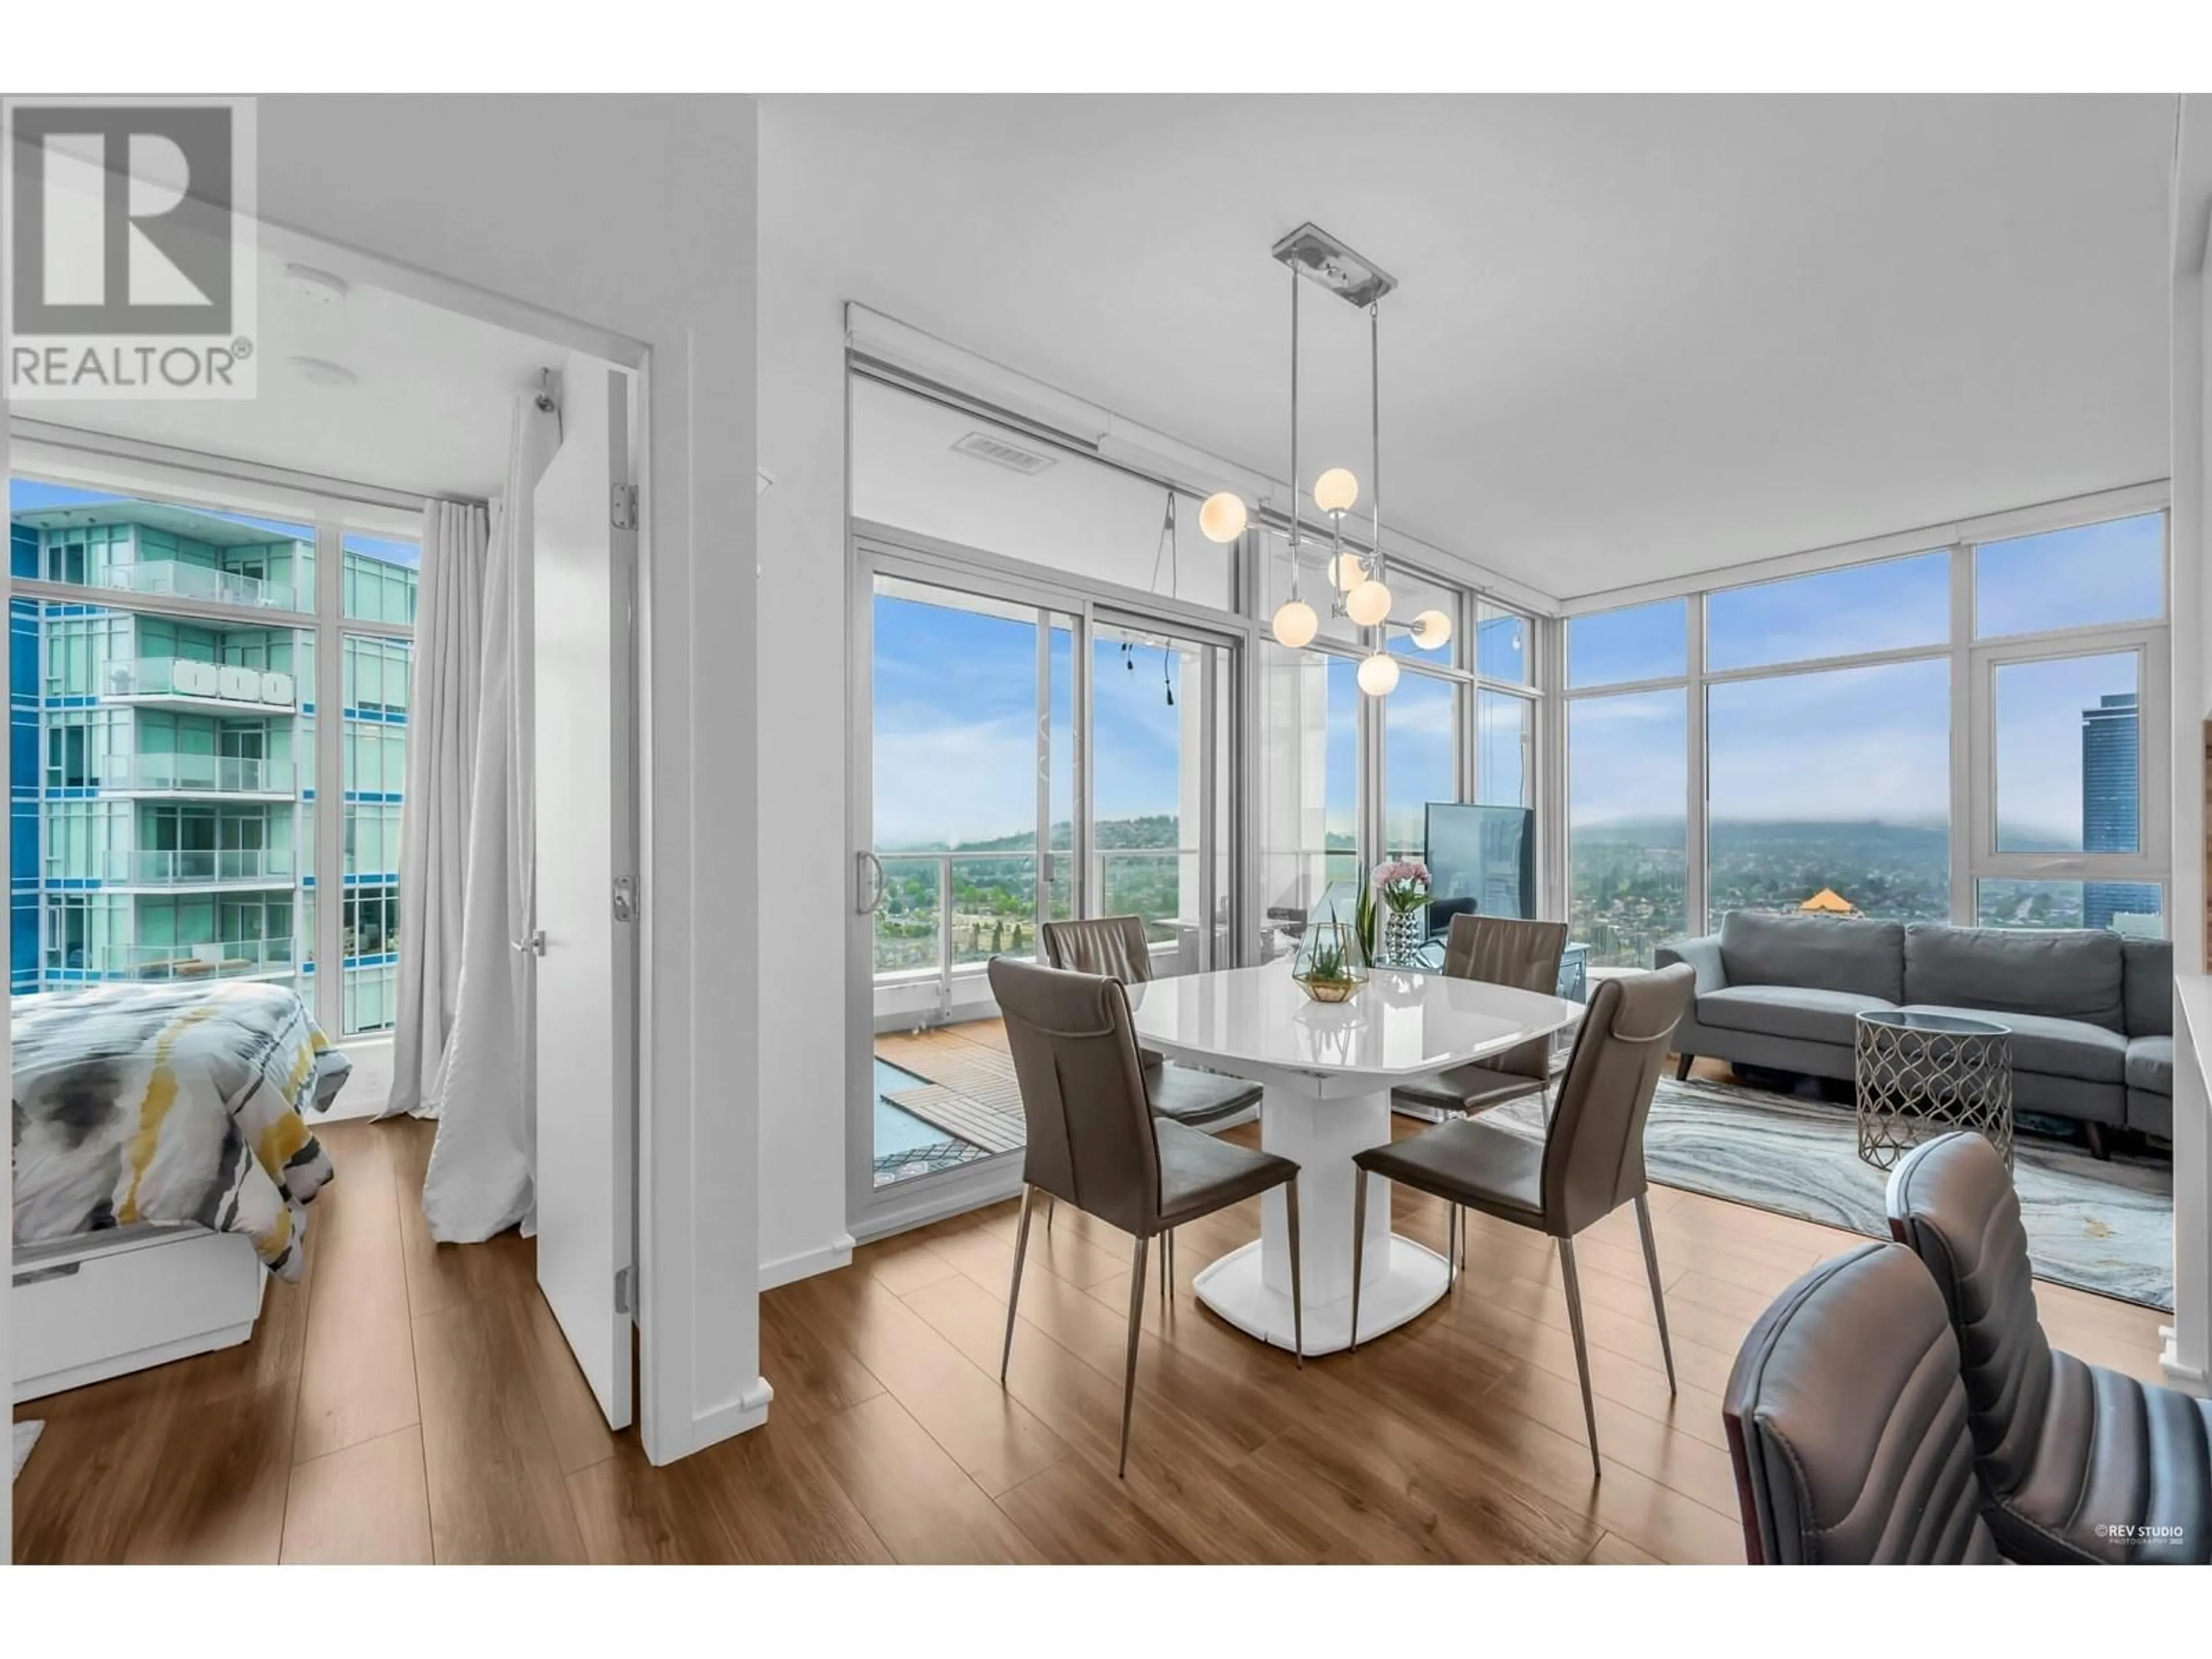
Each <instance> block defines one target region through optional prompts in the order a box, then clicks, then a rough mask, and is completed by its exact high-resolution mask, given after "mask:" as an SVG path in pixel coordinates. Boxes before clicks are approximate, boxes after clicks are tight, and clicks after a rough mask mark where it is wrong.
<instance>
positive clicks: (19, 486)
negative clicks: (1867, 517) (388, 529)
mask: <svg viewBox="0 0 2212 1659" xmlns="http://www.w3.org/2000/svg"><path fill="white" fill-rule="evenodd" d="M129 499H131V498H130V497H128V496H123V495H106V494H103V493H102V492H100V491H99V490H96V489H77V488H76V487H75V486H73V485H70V484H56V483H43V482H41V481H40V480H39V479H36V478H10V479H9V481H8V510H9V512H11V513H30V512H35V511H36V510H38V509H39V508H40V507H96V506H99V505H100V504H102V503H104V502H107V501H126V500H129ZM191 510H192V511H193V512H195V513H207V514H208V516H209V517H210V518H216V519H227V520H230V522H232V523H233V524H243V525H251V526H253V527H254V528H255V529H257V530H266V531H268V532H270V533H271V534H272V535H277V536H287V537H291V538H296V539H298V540H301V541H307V542H312V541H313V540H314V539H315V532H314V527H313V526H312V525H301V524H287V523H285V522H283V520H276V519H262V518H256V517H254V516H252V514H250V513H222V512H218V511H216V509H214V508H212V507H193V508H192V509H191ZM345 546H346V550H347V551H349V552H352V553H361V554H365V555H367V556H368V557H370V558H373V559H382V560H383V561H385V562H386V563H387V564H404V565H405V566H407V567H408V568H410V569H412V568H415V567H416V566H417V565H419V564H420V563H421V562H422V549H421V548H420V547H418V546H417V545H416V544H414V543H413V542H399V541H390V540H386V539H384V538H379V537H375V536H364V535H362V534H361V533H360V532H356V531H351V530H349V531H348V532H346V534H345Z"/></svg>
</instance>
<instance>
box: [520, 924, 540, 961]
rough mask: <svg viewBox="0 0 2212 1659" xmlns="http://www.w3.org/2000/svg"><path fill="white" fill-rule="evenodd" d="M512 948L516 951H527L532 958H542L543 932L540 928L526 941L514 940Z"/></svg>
mask: <svg viewBox="0 0 2212 1659" xmlns="http://www.w3.org/2000/svg"><path fill="white" fill-rule="evenodd" d="M514 948H515V949H516V950H518V951H529V952H530V954H531V955H532V956H533V957H542V956H544V954H545V930H544V928H543V927H541V928H539V929H538V931H537V932H536V933H532V935H531V936H530V937H529V938H528V939H516V940H515V941H514Z"/></svg>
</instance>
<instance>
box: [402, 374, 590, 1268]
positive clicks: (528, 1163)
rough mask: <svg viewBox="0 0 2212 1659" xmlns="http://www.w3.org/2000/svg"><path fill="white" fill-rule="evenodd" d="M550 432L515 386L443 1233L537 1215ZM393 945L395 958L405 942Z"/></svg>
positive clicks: (488, 600) (444, 1128)
mask: <svg viewBox="0 0 2212 1659" xmlns="http://www.w3.org/2000/svg"><path fill="white" fill-rule="evenodd" d="M560 443H561V435H560V416H559V415H558V414H557V413H556V412H555V411H553V410H546V409H540V408H539V407H538V403H537V400H536V398H532V397H529V396H525V397H522V398H517V399H516V401H515V411H514V428H513V443H512V444H511V445H510V447H509V449H508V459H507V487H506V489H505V491H504V493H503V495H502V497H501V501H500V502H499V504H498V506H497V507H496V508H495V512H494V514H493V517H492V520H491V540H490V554H489V558H488V560H487V562H486V564H485V569H484V589H483V635H482V647H481V657H482V662H481V678H482V686H483V690H482V696H481V697H480V698H479V700H478V703H477V740H476V771H475V778H474V781H473V783H472V785H471V789H470V806H469V814H468V824H467V836H468V840H467V846H466V851H465V876H464V878H463V889H464V893H465V897H464V900H463V904H462V916H461V967H460V981H459V994H458V998H457V1000H456V1004H455V1007H454V1012H453V1024H452V1027H451V1028H450V1030H448V1032H447V1037H446V1049H445V1054H444V1057H443V1059H442V1060H441V1064H440V1065H439V1066H438V1068H437V1071H436V1073H435V1076H434V1077H433V1078H432V1079H431V1081H430V1084H429V1085H428V1089H427V1091H426V1100H425V1103H426V1105H427V1106H428V1108H429V1109H430V1110H431V1111H432V1112H434V1113H435V1115H436V1116H437V1118H438V1120H439V1121H438V1139H437V1142H436V1145H435V1146H434V1147H433V1149H432V1151H431V1154H430V1169H429V1174H428V1176H427V1177H425V1179H424V1181H423V1183H422V1212H423V1214H424V1215H425V1216H426V1217H427V1218H428V1220H429V1224H430V1236H431V1237H433V1238H435V1239H438V1240H440V1241H441V1242H443V1243H475V1242H477V1241H479V1240H482V1239H486V1238H489V1237H491V1236H492V1235H493V1234H495V1233H497V1232H501V1231H504V1230H506V1229H507V1228H508V1227H511V1226H513V1225H515V1224H516V1223H517V1222H521V1223H523V1224H524V1231H532V1225H531V1224H532V1222H533V1220H534V1216H533V1210H532V1206H533V1201H534V1195H533V1191H532V1170H533V1169H534V1167H535V1162H536V1133H535V1131H536V1126H535V1125H534V1123H532V1121H531V1102H532V1091H531V1081H532V1080H531V1075H530V1073H531V1058H532V1027H531V999H532V987H533V981H534V979H535V969H536V966H537V958H536V957H534V956H532V955H531V954H530V953H529V952H528V951H525V950H522V949H519V948H517V947H518V945H520V944H521V943H522V942H524V941H526V940H527V939H529V938H530V935H531V932H532V929H533V928H534V927H536V926H537V922H536V921H535V920H534V915H533V905H532V898H533V891H532V842H533V825H534V823H535V818H534V816H533V811H534V809H533V804H532V793H533V792H532V785H533V779H532V772H533V770H534V766H535V760H536V754H535V749H534V728H533V726H532V720H531V702H532V639H533V636H534V635H533V623H532V611H531V568H532V558H533V556H534V553H535V550H536V545H537V541H536V535H535V532H534V526H533V513H532V508H533V498H534V495H535V493H536V490H537V488H538V478H539V477H540V476H542V475H543V474H544V471H545V466H546V463H547V462H549V461H550V460H551V459H552V458H553V453H554V451H555V450H556V449H558V448H559V447H560ZM403 885H404V884H403ZM403 937H404V936H403ZM401 955H402V957H403V959H404V956H405V952H404V951H402V953H401Z"/></svg>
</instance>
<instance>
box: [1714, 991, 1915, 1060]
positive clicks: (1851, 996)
mask: <svg viewBox="0 0 2212 1659" xmlns="http://www.w3.org/2000/svg"><path fill="white" fill-rule="evenodd" d="M1895 1006H1897V1005H1896V1004H1894V1003H1892V1002H1885V1001H1883V1000H1881V998H1880V997H1869V996H1861V995H1860V994H1858V993H1857V992H1856V991H1816V990H1814V989H1812V988H1811V987H1808V986H1802V985H1731V986H1729V987H1728V988H1727V989H1726V990H1724V991H1708V992H1707V993H1706V994H1705V995H1703V996H1701V997H1699V999H1698V1023H1699V1024H1701V1025H1711V1026H1717V1027H1718V1028H1719V1029H1721V1030H1728V1031H1759V1032H1763V1033H1764V1034H1765V1035H1766V1036H1779V1037H1794V1038H1796V1039H1797V1040H1798V1041H1799V1042H1832V1043H1835V1044H1837V1045H1838V1046H1839V1047H1841V1048H1850V1046H1851V1044H1852V1043H1853V1042H1856V1041H1857V1035H1858V1033H1857V1024H1856V1022H1857V1017H1858V1016H1859V1015H1861V1014H1863V1013H1869V1012H1885V1011H1887V1010H1888V1009H1891V1008H1893V1007H1895Z"/></svg>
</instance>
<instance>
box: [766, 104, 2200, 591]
mask: <svg viewBox="0 0 2212 1659" xmlns="http://www.w3.org/2000/svg"><path fill="white" fill-rule="evenodd" d="M2172 134H2173V100H2172V99H2170V98H2164V97H2141V98H2088V97H2071V98H1978V97H1944V98H1691V97H1679V98H1595V97H1592V98H1534V97H1528V98H1474V97H1466V98H1461V97H1453V98H1418V97H1356V98H1318V97H1295V98H1291V97H1284V98H1243V97H1238V98H1228V97H1222V98H1179V99H1178V98H1152V97H1145V98H1136V97H1130V98H1026V97H1025V98H1004V97H994V98H980V97H977V98H969V97H945V98H835V99H830V98H823V99H809V98H775V99H770V100H766V103H765V106H764V109H763V119H762V165H763V179H762V203H763V226H762V247H763V258H764V259H765V258H775V259H788V260H791V261H793V262H794V263H795V264H797V265H798V266H799V268H801V269H803V270H805V271H806V272H807V273H808V276H809V278H810V279H811V280H812V281H814V282H815V283H819V284H823V285H827V286H829V287H831V288H833V289H835V291H836V294H837V295H838V297H840V298H850V299H856V300H860V301H864V302H865V303H866V304H868V305H870V306H872V307H876V308H877V309H878V310H881V311H884V312H886V313H890V314H891V315H893V316H896V317H897V318H899V319H902V320H903V321H906V322H908V323H912V324H914V325H916V326H918V327H921V328H922V329H925V330H927V331H929V332H932V333H934V334H938V335H940V336H942V337H945V338H946V339H948V340H950V341H952V342H954V343H957V344H959V345H962V346H964V347H966V348H969V349H971V350H974V351H976V352H979V353H981V354H982V355H984V356H987V357H991V358H994V359H996V360H998V361H1000V362H1004V363H1006V364H1007V365H1009V366H1011V367H1012V368H1018V369H1020V370H1022V371H1024V372H1025V373H1027V374H1032V375H1035V376H1036V377H1037V378H1039V379H1042V380H1046V381H1048V382H1051V383H1053V384H1054V385H1056V386H1060V387H1062V388H1064V389H1065V390H1066V391H1068V392H1073V393H1074V394H1076V395H1078V396H1079V397H1082V398H1087V399H1090V400H1091V401H1093V402H1096V403H1100V404H1105V405H1107V406H1108V407H1109V408H1112V409H1114V410H1117V411H1119V412H1120V413H1121V414H1123V415H1125V416H1128V417H1130V418H1132V419H1134V420H1136V421H1139V422H1143V423H1144V424H1146V425H1148V426H1152V427H1154V428H1158V429H1160V430H1162V431H1164V432H1166V433H1169V434H1170V435H1174V436H1175V437H1176V438H1179V439H1182V440H1183V441H1186V442H1188V443H1192V444H1195V445H1197V446H1199V447H1202V448H1205V449H1207V450H1210V451H1212V452H1213V453H1217V454H1218V455H1221V456H1223V457H1225V459H1230V460H1232V461H1235V462H1237V463H1239V464H1240V465H1246V466H1250V467H1253V468H1256V469H1263V470H1265V471H1268V472H1270V473H1273V474H1274V475H1276V476H1281V475H1282V474H1283V473H1284V472H1285V471H1286V462H1285V449H1286V446H1287V442H1288V426H1287V417H1286V412H1285V410H1286V395H1285V393H1286V380H1287V372H1288V371H1287V365H1286V355H1285V354H1286V339H1287V331H1288V317H1287V313H1288V295H1287V292H1286V289H1287V285H1288V283H1289V281H1290V278H1289V276H1287V275H1286V274H1285V271H1284V270H1283V268H1282V267H1281V266H1280V265H1278V264H1275V263H1274V262H1273V260H1271V259H1270V258H1268V255H1267V250H1268V248H1269V247H1270V246H1272V245H1273V242H1274V241H1275V240H1276V239H1277V238H1278V237H1279V236H1280V235H1281V234H1283V233H1284V232H1285V231H1287V230H1289V229H1291V228H1293V227H1294V226H1296V225H1297V224H1298V223H1299V222H1301V221H1304V220H1307V219H1312V220H1315V221H1316V222H1319V223H1321V224H1322V226H1324V227H1325V228H1328V229H1329V230H1331V231H1333V232H1334V233H1335V234H1338V235H1340V236H1341V237H1342V238H1343V239H1344V240H1346V241H1347V242H1348V243H1350V244H1351V245H1352V246H1353V247H1355V248H1357V249H1358V250H1359V251H1360V252H1362V253H1364V254H1365V255H1367V256H1368V257H1369V258H1372V259H1373V260H1375V261H1376V263H1377V264H1381V265H1382V266H1383V268H1384V269H1386V270H1389V271H1390V272H1391V273H1392V274H1394V275H1395V276H1397V277H1398V278H1399V279H1400V280H1401V283H1403V284H1404V286H1403V288H1402V289H1401V291H1400V292H1399V293H1398V294H1396V295H1393V296H1391V297H1390V298H1389V300H1387V301H1385V302H1384V304H1383V432H1384V446H1383V468H1384V473H1383V481H1382V482H1383V485H1384V488H1385V492H1386V493H1385V495H1384V497H1383V501H1384V514H1385V524H1386V528H1387V526H1388V525H1389V523H1390V522H1392V521H1398V522H1401V523H1402V524H1403V525H1404V526H1406V527H1407V528H1408V529H1409V530H1412V531H1413V532H1415V533H1418V534H1419V535H1420V536H1421V537H1423V538H1425V539H1428V540H1431V541H1433V542H1435V543H1436V544H1438V545H1440V546H1443V547H1445V548H1448V549H1450V550H1454V551H1455V552H1458V553H1461V554H1463V555H1465V556H1468V557H1469V558H1472V559H1474V560H1477V561H1479V562H1482V563H1484V564H1486V565H1489V566H1491V567H1492V568H1496V569H1498V570H1499V571H1501V572H1503V573H1505V574H1510V575H1514V576H1517V577H1519V578H1520V579H1522V580H1525V581H1528V582H1529V583H1531V584H1533V585H1534V586H1537V587H1538V588H1540V589H1542V590H1545V591H1547V592H1553V593H1554V594H1557V595H1559V596H1561V597H1573V596H1575V595H1577V594H1581V593H1586V592H1596V591H1601V590H1604V589H1608V588H1613V587H1617V586H1624V585H1626V584H1630V583H1634V582H1640V581H1647V580H1657V579H1661V578H1665V577H1669V576H1675V575H1680V574H1689V573H1692V572H1695V571H1699V570H1705V569H1711V568H1717V567H1721V566H1726V565H1729V564H1735V563H1741V562H1746V561H1749V560H1753V559H1759V558H1764V557H1768V556H1774V555H1778V554H1783V553H1788V552H1794V551H1797V550H1804V549H1808V548H1814V547H1820V546H1825V545H1827V544H1833V543H1837V542H1842V541H1848V540H1853V539H1857V538H1863V537H1869V536H1875V535H1881V534H1886V533H1888V532H1894V531H1901V530H1906V529H1911V528H1914V527H1917V526H1922V525H1926V524H1933V523H1938V522H1941V521H1943V520H1949V519H1953V518H1959V517H1966V516H1970V515H1972V514H1977V513H1986V512H1992V511H1996V510H2000V509H2002V508H2006V507H2016V506H2022V505H2027V504H2029V503H2032V502H2037V501H2050V500H2053V499H2057V498H2059V497H2063V496H2066V495H2076V494H2080V493H2082V492H2085V491H2088V490H2093V489H2103V488H2107V487H2112V486H2117V485H2120V484H2125V483H2136V482H2140V481H2142V480H2144V479H2148V478H2156V477H2163V476H2165V474H2166V471H2167V470H2168V469H2167V460H2166V417H2167V411H2166V265H2167V258H2166V241H2167V237H2166V196H2167V169H2168V166H2169V163H2170V160H2171V155H2172ZM1365 336H1366V328H1365V319H1364V318H1363V317H1362V316H1360V315H1359V314H1358V313H1355V312H1353V311H1352V309H1351V308H1350V307H1346V306H1344V305H1343V304H1342V303H1341V302H1340V301H1334V300H1332V299H1330V298H1328V296H1326V295H1322V294H1321V292H1320V290H1318V289H1311V288H1309V289H1308V290H1307V301H1306V367H1307V373H1306V380H1305V394H1306V407H1307V411H1308V419H1307V422H1306V424H1305V428H1304V449H1303V457H1302V459H1303V461H1304V465H1303V467H1302V471H1304V473H1305V475H1306V476H1307V477H1308V478H1309V479H1310V478H1311V477H1312V476H1313V474H1314V473H1315V472H1316V471H1318V470H1319V468H1320V467H1321V466H1322V465H1329V464H1332V463H1336V462H1342V463H1345V464H1348V465H1352V467H1353V468H1354V469H1355V471H1358V473H1359V474H1360V476H1361V477H1362V479H1363V481H1364V480H1365V479H1366V478H1367V476H1368V472H1369V468H1368V464H1367V448H1368V446H1367V439H1366V429H1367V397H1366V391H1367V384H1366V361H1365V349H1366V338H1365ZM1363 507H1364V502H1363Z"/></svg>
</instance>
